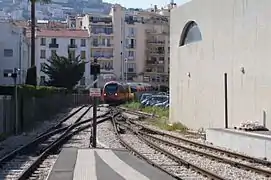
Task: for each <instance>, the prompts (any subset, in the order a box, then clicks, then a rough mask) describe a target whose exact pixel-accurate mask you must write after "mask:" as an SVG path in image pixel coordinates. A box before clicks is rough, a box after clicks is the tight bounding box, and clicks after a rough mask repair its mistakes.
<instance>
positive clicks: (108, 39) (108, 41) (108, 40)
mask: <svg viewBox="0 0 271 180" xmlns="http://www.w3.org/2000/svg"><path fill="white" fill-rule="evenodd" d="M106 46H107V47H110V46H111V39H110V38H107V39H106Z"/></svg>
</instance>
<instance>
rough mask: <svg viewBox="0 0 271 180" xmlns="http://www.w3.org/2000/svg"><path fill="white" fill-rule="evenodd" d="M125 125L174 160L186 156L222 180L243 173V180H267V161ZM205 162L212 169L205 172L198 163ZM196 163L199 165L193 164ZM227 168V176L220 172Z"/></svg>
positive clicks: (270, 170) (268, 175)
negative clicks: (175, 157) (172, 156)
mask: <svg viewBox="0 0 271 180" xmlns="http://www.w3.org/2000/svg"><path fill="white" fill-rule="evenodd" d="M128 122H129V123H131V125H133V126H134V128H135V127H136V129H138V130H137V131H136V133H137V134H140V135H141V136H143V137H144V138H145V139H146V140H148V141H150V142H153V143H154V144H156V145H158V146H159V147H160V148H162V149H169V150H170V152H172V153H173V154H174V155H176V156H178V157H186V156H187V154H188V156H189V157H190V159H191V161H192V162H193V163H194V164H195V165H199V166H201V167H204V168H206V169H207V170H212V171H214V172H216V173H217V174H219V175H221V176H223V177H227V178H229V179H234V177H233V176H234V175H233V174H235V175H236V174H238V173H240V172H242V171H243V172H247V173H246V176H247V177H246V178H247V179H251V178H252V177H251V176H252V175H254V176H255V179H271V178H270V176H271V165H270V164H271V162H269V161H266V160H262V159H258V158H254V157H250V156H246V155H244V154H239V153H236V152H231V151H227V150H224V149H220V148H217V147H213V146H210V145H207V144H203V143H200V142H196V141H192V140H190V139H187V138H183V137H179V136H173V135H171V134H167V133H163V132H161V131H156V130H154V129H150V128H148V127H145V126H144V125H141V124H138V123H136V122H132V121H128ZM206 158H207V160H206V162H207V163H209V164H211V163H213V166H212V168H209V167H211V166H207V163H202V161H204V159H206ZM197 159H198V160H199V161H197ZM200 161H201V162H200ZM216 164H217V165H216ZM225 164H226V165H225ZM227 165H228V168H231V171H230V172H229V173H227V170H226V169H224V170H221V167H222V166H225V167H226V166H227ZM219 168H220V169H219ZM231 174H232V176H231ZM244 174H245V173H244ZM252 179H254V178H252Z"/></svg>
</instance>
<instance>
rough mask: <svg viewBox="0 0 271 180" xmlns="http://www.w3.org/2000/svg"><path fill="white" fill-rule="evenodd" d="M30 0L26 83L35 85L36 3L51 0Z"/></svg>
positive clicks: (50, 0) (46, 2) (45, 2)
mask: <svg viewBox="0 0 271 180" xmlns="http://www.w3.org/2000/svg"><path fill="white" fill-rule="evenodd" d="M29 1H30V2H31V68H29V69H28V70H27V76H26V84H30V85H33V86H36V85H37V73H36V72H34V71H33V69H36V67H35V27H36V3H38V2H40V3H43V4H48V3H51V2H52V0H29Z"/></svg>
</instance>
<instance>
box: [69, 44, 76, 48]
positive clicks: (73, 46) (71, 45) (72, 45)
mask: <svg viewBox="0 0 271 180" xmlns="http://www.w3.org/2000/svg"><path fill="white" fill-rule="evenodd" d="M68 48H72V49H74V48H77V45H76V44H69V45H68Z"/></svg>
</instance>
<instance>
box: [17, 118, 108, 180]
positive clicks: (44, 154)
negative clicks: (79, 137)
mask: <svg viewBox="0 0 271 180" xmlns="http://www.w3.org/2000/svg"><path fill="white" fill-rule="evenodd" d="M107 115H108V114H104V115H100V116H99V117H98V118H100V119H98V122H97V124H100V123H102V122H104V121H106V120H110V119H111V117H110V116H107ZM91 120H92V118H91V119H88V120H85V121H82V122H79V123H77V124H76V125H75V126H73V127H72V128H70V129H67V132H66V133H63V134H62V135H61V136H60V137H59V138H58V139H56V140H55V141H54V142H52V143H51V144H50V145H49V146H48V148H46V149H45V150H44V151H43V152H42V153H41V154H40V155H39V157H38V158H37V159H36V160H35V161H34V162H33V163H32V164H31V165H30V166H29V167H28V168H27V169H26V170H25V171H24V172H23V173H22V174H21V175H20V177H19V178H18V180H25V179H27V178H29V177H30V176H31V174H32V173H33V172H34V171H35V169H37V168H38V166H39V165H40V164H41V163H42V161H43V160H44V159H46V157H47V156H48V155H50V153H51V152H53V151H55V150H57V149H58V148H59V147H61V146H62V145H63V144H65V143H66V142H67V141H68V140H69V139H70V138H71V137H72V136H74V135H75V134H77V133H79V132H80V131H83V130H85V129H87V128H90V127H92V124H87V123H89V122H91Z"/></svg>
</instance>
